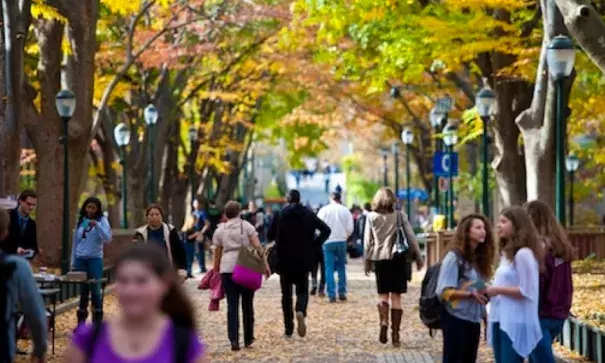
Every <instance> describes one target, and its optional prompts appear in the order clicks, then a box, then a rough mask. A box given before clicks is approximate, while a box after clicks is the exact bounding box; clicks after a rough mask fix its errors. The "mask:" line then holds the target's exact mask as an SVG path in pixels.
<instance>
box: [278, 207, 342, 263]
mask: <svg viewBox="0 0 605 363" xmlns="http://www.w3.org/2000/svg"><path fill="white" fill-rule="evenodd" d="M317 230H319V236H317V235H316V233H315V232H316V231H317ZM330 232H331V230H330V227H328V225H326V224H325V223H324V222H323V221H322V220H321V219H319V218H318V217H317V216H316V215H315V213H313V212H312V211H311V210H309V209H308V208H305V207H304V206H302V205H301V204H290V205H288V206H287V207H285V208H284V209H283V210H282V211H281V212H280V213H279V214H278V215H276V216H275V217H274V218H273V221H272V222H271V226H270V227H269V232H268V233H267V239H268V240H270V241H271V240H274V241H275V246H276V248H277V258H278V266H279V270H278V271H279V273H281V274H296V273H307V272H310V271H311V270H312V269H313V261H314V260H315V251H316V250H317V249H318V248H321V246H322V244H323V243H324V242H325V241H326V240H327V239H328V237H329V236H330Z"/></svg>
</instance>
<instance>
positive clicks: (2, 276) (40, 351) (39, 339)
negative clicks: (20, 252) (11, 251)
mask: <svg viewBox="0 0 605 363" xmlns="http://www.w3.org/2000/svg"><path fill="white" fill-rule="evenodd" d="M9 224H10V216H9V213H8V212H7V211H6V210H5V209H2V208H0V246H3V245H4V243H5V242H8V241H7V240H6V237H7V235H8V227H9ZM17 306H19V307H20V309H21V311H22V312H23V315H24V316H25V321H26V323H27V326H28V327H29V328H30V331H31V336H32V341H33V343H34V350H33V356H32V358H31V362H39V363H41V362H44V361H45V355H46V348H47V344H46V332H47V330H46V328H47V327H46V310H45V309H44V302H43V301H42V296H41V295H40V292H39V291H38V287H37V286H36V281H35V280H34V276H33V274H32V270H31V268H30V267H29V264H28V263H27V261H26V260H24V259H23V258H21V257H19V256H14V255H8V254H6V253H4V252H2V251H0V363H12V362H13V360H14V359H15V353H16V350H17V347H16V345H15V342H16V341H17V339H16V337H15V333H16V329H15V328H14V327H15V326H16V323H15V316H16V315H17Z"/></svg>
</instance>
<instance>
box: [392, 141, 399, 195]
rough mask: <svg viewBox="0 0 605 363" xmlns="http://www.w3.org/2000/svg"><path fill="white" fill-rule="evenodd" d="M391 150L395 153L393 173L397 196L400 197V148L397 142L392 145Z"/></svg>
mask: <svg viewBox="0 0 605 363" xmlns="http://www.w3.org/2000/svg"><path fill="white" fill-rule="evenodd" d="M391 149H392V150H391V151H392V152H393V168H394V169H393V172H394V173H395V195H399V147H398V146H397V142H396V141H394V142H393V144H392V145H391Z"/></svg>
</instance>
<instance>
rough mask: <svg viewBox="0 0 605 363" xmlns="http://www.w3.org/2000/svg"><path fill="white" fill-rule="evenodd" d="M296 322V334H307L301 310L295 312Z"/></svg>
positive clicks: (302, 335)
mask: <svg viewBox="0 0 605 363" xmlns="http://www.w3.org/2000/svg"><path fill="white" fill-rule="evenodd" d="M296 323H297V332H298V335H299V336H301V337H304V336H305V335H306V334H307V324H306V323H305V315H304V314H303V313H302V311H298V312H296Z"/></svg>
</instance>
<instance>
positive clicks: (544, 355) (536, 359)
mask: <svg viewBox="0 0 605 363" xmlns="http://www.w3.org/2000/svg"><path fill="white" fill-rule="evenodd" d="M564 322H565V320H560V319H548V318H540V327H541V328H542V339H541V340H540V341H539V342H538V345H537V346H536V348H535V349H534V351H533V352H531V355H530V356H529V362H530V363H554V362H555V357H554V355H553V352H552V342H553V341H554V340H555V337H556V336H558V335H559V334H561V330H562V329H563V323H564Z"/></svg>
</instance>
